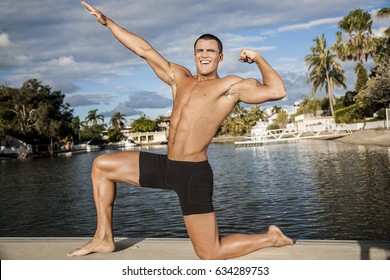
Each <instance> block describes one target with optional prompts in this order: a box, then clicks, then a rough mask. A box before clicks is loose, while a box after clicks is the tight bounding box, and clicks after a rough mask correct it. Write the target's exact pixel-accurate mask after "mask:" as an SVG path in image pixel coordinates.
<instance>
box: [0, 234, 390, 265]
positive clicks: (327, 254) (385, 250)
mask: <svg viewBox="0 0 390 280" xmlns="http://www.w3.org/2000/svg"><path fill="white" fill-rule="evenodd" d="M88 241H89V238H0V259H1V260H75V259H80V260H196V259H198V257H197V256H196V255H195V253H194V250H193V248H192V244H191V241H190V240H189V239H187V238H146V239H142V238H140V239H137V238H116V239H115V242H116V247H117V249H116V251H115V252H113V253H96V254H91V255H88V256H85V257H81V258H69V257H67V256H66V254H67V253H68V252H69V251H72V250H73V249H75V248H79V247H81V246H82V245H83V244H85V243H86V242H88ZM238 259H242V260H389V259H390V241H388V242H387V241H384V242H380V241H343V240H298V241H297V243H296V244H295V245H294V246H286V247H282V248H266V249H262V250H259V251H256V252H253V253H251V254H248V255H246V256H243V257H240V258H238Z"/></svg>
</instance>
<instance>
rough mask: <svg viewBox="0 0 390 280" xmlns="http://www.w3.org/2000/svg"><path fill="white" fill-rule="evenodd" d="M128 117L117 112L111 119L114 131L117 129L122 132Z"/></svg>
mask: <svg viewBox="0 0 390 280" xmlns="http://www.w3.org/2000/svg"><path fill="white" fill-rule="evenodd" d="M125 117H126V115H124V114H121V113H120V112H116V113H115V114H114V115H113V116H112V118H111V121H110V123H111V126H112V128H113V129H116V130H121V129H122V128H124V126H125V123H126V118H125Z"/></svg>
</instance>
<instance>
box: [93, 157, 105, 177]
mask: <svg viewBox="0 0 390 280" xmlns="http://www.w3.org/2000/svg"><path fill="white" fill-rule="evenodd" d="M106 156H107V155H100V156H98V157H96V158H95V159H94V161H93V164H92V173H94V172H99V171H102V170H104V169H105V166H106V165H107V159H106Z"/></svg>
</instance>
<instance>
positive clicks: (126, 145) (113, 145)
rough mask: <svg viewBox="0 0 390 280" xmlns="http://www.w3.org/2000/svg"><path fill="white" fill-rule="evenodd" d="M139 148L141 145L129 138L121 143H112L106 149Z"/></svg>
mask: <svg viewBox="0 0 390 280" xmlns="http://www.w3.org/2000/svg"><path fill="white" fill-rule="evenodd" d="M137 146H140V144H137V143H135V142H134V140H133V139H131V138H127V139H125V140H122V141H119V142H110V143H108V144H107V146H106V147H107V148H115V149H127V148H132V147H137Z"/></svg>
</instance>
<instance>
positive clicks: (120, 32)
mask: <svg viewBox="0 0 390 280" xmlns="http://www.w3.org/2000/svg"><path fill="white" fill-rule="evenodd" d="M81 4H82V5H83V6H84V7H85V8H87V10H88V11H89V13H90V14H91V15H94V16H95V17H96V18H97V20H98V21H99V22H100V23H101V24H102V25H104V26H107V27H108V28H109V29H110V30H111V32H112V34H113V35H114V36H115V38H117V39H118V41H120V42H121V43H122V44H123V45H124V46H125V47H126V48H128V49H129V50H131V51H132V52H133V53H135V54H136V55H138V56H139V57H142V58H143V59H145V60H146V62H148V64H149V65H150V66H151V67H152V69H153V70H154V72H155V73H156V74H157V76H158V77H159V78H160V79H161V80H162V81H164V82H165V83H167V84H168V85H171V86H172V85H173V84H174V73H173V69H172V67H171V63H170V62H169V61H167V60H166V59H165V58H164V57H162V56H161V55H160V54H159V53H158V52H157V51H156V50H155V49H154V48H153V47H152V46H151V45H150V44H149V43H148V42H147V41H146V40H145V39H143V38H141V37H139V36H138V35H136V34H134V33H131V32H130V31H128V30H126V29H124V28H123V27H121V26H119V25H118V24H116V23H115V22H114V21H113V20H111V19H109V18H107V17H106V16H104V15H103V14H102V13H101V12H100V11H99V10H97V9H96V8H94V7H93V6H91V5H89V4H88V3H86V2H81Z"/></svg>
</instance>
